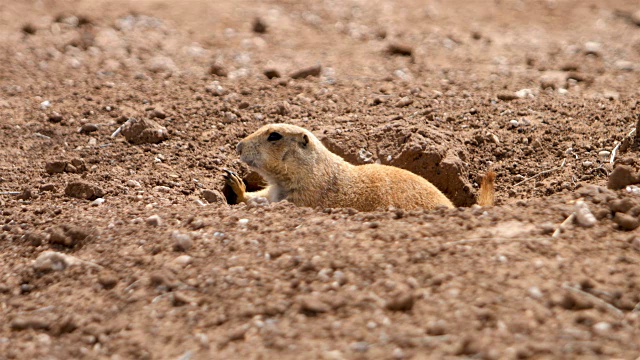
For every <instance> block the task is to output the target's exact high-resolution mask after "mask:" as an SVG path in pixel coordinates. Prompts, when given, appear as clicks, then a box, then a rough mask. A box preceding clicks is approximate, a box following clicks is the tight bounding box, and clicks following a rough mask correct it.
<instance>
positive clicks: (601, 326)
mask: <svg viewBox="0 0 640 360" xmlns="http://www.w3.org/2000/svg"><path fill="white" fill-rule="evenodd" d="M593 330H594V331H595V332H596V334H598V335H607V334H609V332H611V324H609V323H608V322H605V321H601V322H599V323H597V324H595V325H593Z"/></svg>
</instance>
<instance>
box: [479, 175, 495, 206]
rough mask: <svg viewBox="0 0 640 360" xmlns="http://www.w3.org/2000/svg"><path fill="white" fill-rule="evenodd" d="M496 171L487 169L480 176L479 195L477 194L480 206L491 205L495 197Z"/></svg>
mask: <svg viewBox="0 0 640 360" xmlns="http://www.w3.org/2000/svg"><path fill="white" fill-rule="evenodd" d="M495 180H496V173H495V172H494V171H488V172H487V173H486V174H485V176H484V177H483V178H482V183H481V184H480V195H478V205H480V206H493V201H494V197H495V193H496V190H495V185H494V182H495Z"/></svg>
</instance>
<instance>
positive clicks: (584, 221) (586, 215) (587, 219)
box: [574, 201, 598, 227]
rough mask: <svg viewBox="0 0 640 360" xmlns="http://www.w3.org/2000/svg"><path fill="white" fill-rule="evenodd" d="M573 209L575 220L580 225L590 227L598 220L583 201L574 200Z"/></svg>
mask: <svg viewBox="0 0 640 360" xmlns="http://www.w3.org/2000/svg"><path fill="white" fill-rule="evenodd" d="M574 211H575V214H576V222H577V223H578V225H580V226H582V227H592V226H593V225H595V224H596V223H597V222H598V220H596V217H595V216H593V213H592V212H591V210H589V206H587V204H586V203H585V202H584V201H576V204H575V206H574Z"/></svg>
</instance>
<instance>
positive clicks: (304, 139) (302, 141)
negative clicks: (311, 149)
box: [300, 134, 309, 148]
mask: <svg viewBox="0 0 640 360" xmlns="http://www.w3.org/2000/svg"><path fill="white" fill-rule="evenodd" d="M307 145H309V136H308V135H307V134H302V136H301V137H300V146H302V147H303V148H306V147H307Z"/></svg>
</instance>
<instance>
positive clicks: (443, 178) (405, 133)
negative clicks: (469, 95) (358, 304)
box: [319, 121, 476, 206]
mask: <svg viewBox="0 0 640 360" xmlns="http://www.w3.org/2000/svg"><path fill="white" fill-rule="evenodd" d="M319 136H320V140H321V141H322V143H323V144H324V145H325V146H326V147H327V148H328V149H329V150H331V151H332V152H334V153H336V154H338V155H340V156H342V157H343V158H344V159H345V160H347V161H349V162H351V163H352V164H356V165H358V164H368V163H380V164H384V165H391V166H397V167H400V168H403V169H406V170H409V171H411V172H413V173H415V174H418V175H420V176H422V177H424V178H425V179H427V180H429V181H430V182H431V183H433V184H434V185H435V186H436V187H437V188H438V189H440V190H441V191H442V192H444V193H445V194H446V195H447V197H449V199H451V201H452V202H453V203H454V205H456V206H471V205H472V204H475V203H476V199H475V195H474V192H473V190H472V186H471V184H470V182H469V181H468V180H467V179H468V177H469V171H468V166H466V164H465V163H464V161H463V160H462V159H466V158H467V155H466V151H465V148H464V145H463V144H462V143H461V142H460V141H456V139H455V137H454V136H453V134H451V133H448V132H447V131H443V130H440V129H437V128H436V127H434V126H430V125H422V126H420V125H418V126H415V125H413V126H412V125H410V124H407V123H406V122H402V121H396V122H395V123H392V124H387V125H381V126H378V127H375V128H369V129H367V128H359V127H358V126H357V125H356V126H351V127H349V128H348V129H344V130H342V129H337V130H336V129H325V130H324V131H322V134H319Z"/></svg>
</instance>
